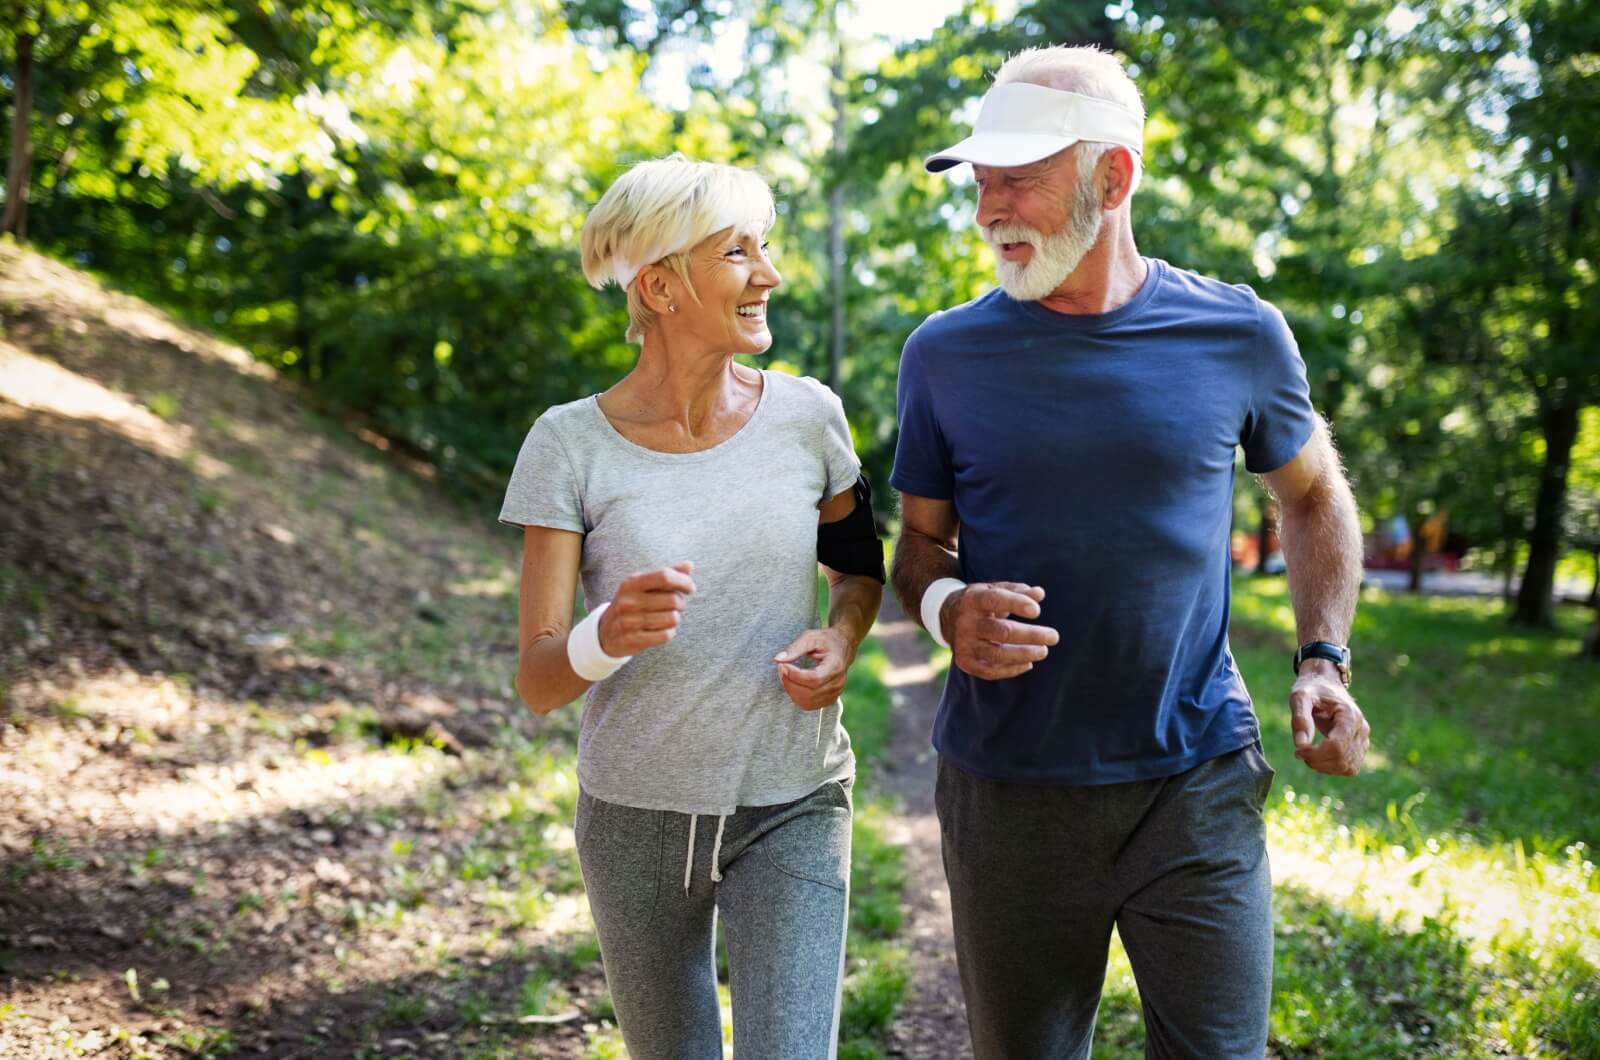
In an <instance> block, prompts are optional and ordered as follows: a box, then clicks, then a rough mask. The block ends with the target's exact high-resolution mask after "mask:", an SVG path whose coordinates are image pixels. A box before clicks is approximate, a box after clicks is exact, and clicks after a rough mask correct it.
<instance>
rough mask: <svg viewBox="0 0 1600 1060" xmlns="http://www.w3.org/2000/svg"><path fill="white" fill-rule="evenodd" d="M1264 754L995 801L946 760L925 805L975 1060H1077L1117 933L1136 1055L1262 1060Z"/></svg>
mask: <svg viewBox="0 0 1600 1060" xmlns="http://www.w3.org/2000/svg"><path fill="white" fill-rule="evenodd" d="M1272 777H1273V770H1272V767H1271V766H1269V765H1268V764H1267V760H1266V758H1265V757H1264V756H1263V755H1262V753H1261V746H1260V744H1259V743H1257V744H1256V745H1255V746H1252V747H1246V748H1244V749H1242V750H1239V751H1234V752H1231V753H1229V754H1225V755H1222V756H1221V757H1219V758H1213V759H1211V760H1210V761H1207V762H1202V763H1201V764H1200V765H1198V766H1195V767H1194V768H1193V769H1190V770H1189V771H1188V772H1186V773H1180V774H1179V775H1177V776H1173V777H1166V778H1163V779H1159V780H1148V781H1136V782H1133V783H1127V784H1107V785H1103V786H1095V787H1041V786H1036V785H1024V784H1003V783H999V782H996V781H991V780H985V779H982V778H980V777H976V776H973V775H972V774H970V773H967V772H965V771H963V770H961V769H960V768H958V767H956V766H955V765H954V764H952V763H951V762H949V761H947V760H945V759H943V758H941V759H940V762H939V780H938V788H937V792H936V800H935V801H936V803H937V807H938V811H939V825H940V831H941V833H942V836H943V850H944V870H945V877H946V879H947V880H948V881H949V883H950V905H951V910H952V914H953V917H954V920H955V935H956V958H957V963H958V964H959V967H960V970H961V989H962V993H963V994H964V995H965V997H966V1003H967V1020H968V1023H969V1024H970V1026H971V1030H972V1044H973V1050H974V1052H975V1053H976V1054H977V1056H978V1058H979V1060H1027V1058H1033V1057H1037V1058H1040V1060H1045V1058H1048V1060H1079V1058H1086V1057H1088V1056H1089V1053H1090V1044H1091V1042H1092V1040H1093V1038H1094V1023H1095V1011H1096V1008H1097V1007H1098V1005H1099V1002H1100V989H1101V985H1102V983H1103V982H1104V980H1105V971H1106V957H1107V951H1108V949H1109V947H1110V941H1111V928H1112V925H1113V924H1114V925H1116V928H1117V932H1118V934H1119V935H1120V936H1121V937H1122V943H1123V946H1124V947H1125V948H1126V949H1127V951H1128V959H1129V961H1130V962H1131V963H1132V965H1133V973H1134V978H1135V979H1136V980H1137V981H1138V984H1139V998H1140V1001H1141V1004H1142V1005H1143V1008H1144V1021H1145V1055H1146V1056H1150V1057H1162V1058H1167V1057H1173V1058H1176V1057H1193V1058H1195V1060H1244V1058H1250V1060H1259V1058H1260V1057H1261V1056H1262V1054H1263V1053H1264V1052H1265V1051H1266V1045H1267V1016H1268V1010H1269V1007H1270V1004H1271V1000H1272V880H1271V875H1270V872H1269V869H1268V866H1267V850H1266V834H1265V828H1264V826H1263V823H1262V808H1263V806H1264V805H1265V803H1266V798H1267V793H1268V791H1269V790H1270V789H1271V786H1272Z"/></svg>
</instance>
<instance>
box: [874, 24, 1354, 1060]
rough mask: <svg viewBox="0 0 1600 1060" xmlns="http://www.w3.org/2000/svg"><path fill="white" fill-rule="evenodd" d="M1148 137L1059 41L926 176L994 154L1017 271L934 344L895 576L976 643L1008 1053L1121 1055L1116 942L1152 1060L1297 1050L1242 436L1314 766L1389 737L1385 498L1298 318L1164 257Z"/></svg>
mask: <svg viewBox="0 0 1600 1060" xmlns="http://www.w3.org/2000/svg"><path fill="white" fill-rule="evenodd" d="M1143 122H1144V108H1143V104H1142V103H1141V101H1140V99H1139V92H1138V89H1137V88H1136V87H1135V86H1134V84H1133V82H1132V81H1131V80H1130V79H1129V78H1128V77H1127V75H1126V73H1125V72H1124V71H1123V69H1122V67H1121V65H1120V64H1119V63H1118V62H1117V60H1116V59H1115V58H1113V57H1112V56H1110V55H1107V54H1104V53H1100V52H1097V51H1094V50H1093V49H1087V48H1044V49H1038V50H1034V51H1030V52H1025V53H1023V54H1021V55H1018V56H1015V57H1013V58H1012V59H1011V60H1009V61H1008V62H1007V63H1006V64H1005V65H1004V66H1003V67H1001V69H1000V71H999V73H998V74H997V76H996V78H995V85H994V87H993V89H992V90H991V91H990V92H989V93H988V95H987V96H986V97H985V98H984V102H983V107H982V109H981V111H980V113H979V116H978V121H977V126H976V128H975V130H974V133H973V135H972V136H971V137H969V138H967V139H966V140H963V141H962V142H961V143H959V144H957V145H956V146H954V147H952V148H951V149H950V150H948V151H944V152H941V153H939V154H937V155H934V156H933V157H931V158H929V159H928V161H927V167H928V169H930V170H933V171H938V170H942V169H946V168H948V167H951V166H955V165H958V164H961V163H971V165H972V169H973V174H974V176H975V177H976V182H977V186H978V215H977V220H978V224H979V226H980V228H981V229H982V231H983V235H984V238H985V240H986V241H987V242H988V243H989V245H990V246H991V247H992V248H993V250H994V253H995V256H996V259H997V267H998V270H999V276H1000V288H999V289H997V290H994V291H991V292H989V293H988V294H985V295H983V296H982V297H980V298H977V299H975V300H974V301H971V302H968V303H967V304H965V305H961V306H957V307H956V308H954V309H950V310H946V311H944V312H940V313H936V314H934V315H933V316H932V317H930V318H928V320H927V321H925V322H924V323H923V324H922V326H921V327H919V328H918V329H917V330H916V332H915V333H913V334H912V336H911V337H910V339H908V340H907V342H906V346H905V352H904V355H903V358H902V360H901V365H900V380H899V413H900V441H899V448H898V450H897V452H896V454H895V469H894V477H893V483H894V485H895V486H896V487H897V488H898V489H899V490H900V491H901V492H902V494H903V504H904V508H903V511H904V526H903V530H902V532H901V536H900V540H899V544H898V548H897V550H896V553H895V564H894V575H893V577H894V585H895V589H896V591H897V592H898V593H899V596H900V599H901V600H902V602H903V603H904V604H905V606H906V608H907V610H908V611H909V612H910V613H912V614H916V615H919V616H920V617H921V619H922V622H923V624H924V626H926V628H927V629H928V631H929V633H931V634H932V635H933V636H934V638H935V639H936V640H939V641H940V642H941V643H947V644H948V645H949V646H950V648H951V650H952V652H953V655H954V666H953V667H952V669H951V671H950V677H949V680H948V683H947V684H946V687H945V691H944V698H943V701H942V702H941V704H940V707H939V714H938V719H937V721H936V722H935V729H934V743H935V745H936V746H937V748H938V750H939V782H938V794H937V804H938V810H939V820H940V826H941V830H942V834H943V845H944V864H945V874H946V876H947V878H948V880H949V883H950V896H951V904H952V908H953V911H954V919H955V931H956V953H957V958H958V960H959V963H960V969H961V982H962V989H963V991H964V993H965V995H966V1002H967V1015H968V1019H969V1022H970V1024H971V1030H972V1039H973V1045H974V1047H975V1049H976V1051H977V1054H978V1056H979V1057H982V1058H991V1057H992V1058H1001V1057H1004V1058H1007V1060H1014V1058H1021V1057H1041V1058H1043V1057H1049V1058H1061V1057H1087V1056H1088V1055H1089V1051H1090V1044H1091V1040H1092V1038H1093V1034H1094V1023H1095V1011H1096V1007H1097V1005H1098V1002H1099V998H1100V990H1101V984H1102V981H1103V979H1104V975H1105V965H1106V952H1107V947H1108V945H1109V940H1110V936H1111V930H1112V928H1113V926H1115V927H1116V928H1117V930H1118V933H1119V934H1120V936H1121V938H1122V942H1123V944H1124V946H1125V947H1126V948H1127V951H1128V956H1129V958H1130V960H1131V961H1132V963H1133V969H1134V974H1135V976H1136V978H1137V979H1138V984H1139V992H1140V997H1141V999H1142V1002H1143V1006H1144V1015H1145V1029H1146V1042H1147V1052H1148V1054H1149V1055H1152V1056H1158V1057H1197V1058H1206V1060H1219V1058H1224V1057H1260V1056H1261V1055H1262V1053H1263V1051H1264V1050H1265V1047H1266V1040H1267V1013H1268V1007H1269V1002H1270V997H1271V987H1272V913H1271V879H1270V876H1269V871H1268V866H1267V858H1266V845H1265V831H1264V828H1263V824H1262V807H1263V805H1264V803H1265V801H1266V798H1267V793H1268V791H1269V789H1270V787H1271V783H1272V777H1273V770H1272V768H1271V767H1270V766H1269V765H1268V764H1267V761H1266V759H1265V758H1264V757H1263V755H1262V749H1261V742H1260V730H1259V727H1258V725H1257V721H1256V716H1255V713H1254V710H1253V707H1252V705H1251V700H1250V695H1249V693H1248V692H1247V691H1246V689H1245V685H1244V681H1243V679H1242V677H1241V676H1240V674H1239V671H1238V668H1237V667H1236V665H1235V664H1234V660H1233V656H1232V654H1231V653H1230V651H1229V648H1228V604H1229V585H1228V578H1229V547H1228V546H1229V542H1228V534H1229V523H1230V518H1229V517H1230V515H1231V512H1232V495H1233V476H1234V454H1235V448H1236V447H1239V448H1242V449H1243V451H1244V459H1245V467H1246V468H1247V469H1248V470H1249V471H1251V472H1254V473H1256V474H1259V475H1262V476H1263V477H1264V478H1265V479H1266V482H1267V484H1268V486H1269V487H1270V488H1271V490H1272V492H1273V494H1274V495H1275V496H1276V497H1277V499H1278V503H1279V507H1280V509H1281V511H1282V513H1283V518H1282V522H1283V526H1282V538H1283V545H1284V555H1285V558H1286V560H1287V562H1288V567H1289V577H1290V585H1291V595H1292V597H1293V603H1294V612H1295V618H1296V624H1297V626H1298V628H1299V640H1300V644H1301V647H1300V648H1299V650H1298V651H1296V652H1294V654H1293V656H1292V661H1293V665H1294V667H1295V671H1296V674H1297V677H1296V679H1295V682H1294V686H1293V690H1292V691H1291V692H1290V695H1289V712H1290V720H1291V726H1292V729H1293V733H1294V743H1295V756H1296V757H1297V758H1299V759H1300V760H1301V761H1302V762H1304V763H1305V764H1306V765H1307V766H1309V767H1310V768H1312V769H1315V770H1317V771H1319V772H1323V773H1336V774H1348V775H1353V774H1355V773H1356V772H1357V771H1359V770H1360V768H1361V764H1362V760H1363V757H1364V756H1365V754H1366V750H1367V742H1368V727H1367V723H1366V721H1365V719H1364V718H1363V717H1362V714H1361V711H1360V709H1359V708H1358V707H1357V706H1356V703H1355V701H1354V700H1353V699H1352V698H1351V697H1350V694H1349V692H1348V691H1347V686H1348V684H1349V675H1350V670H1349V652H1348V649H1347V648H1345V647H1344V644H1345V641H1346V638H1347V636H1348V634H1349V631H1350V623H1351V619H1352V617H1353V615H1354V612H1355V603H1356V597H1357V588H1358V586H1359V584H1360V563H1361V542H1360V533H1359V526H1358V522H1357V516H1356V508H1355V502H1354V500H1353V499H1352V497H1351V494H1350V489H1349V486H1348V485H1347V483H1346V482H1345V478H1344V475H1343V472H1342V471H1341V469H1340V466H1339V460H1338V457H1337V455H1336V454H1335V452H1334V449H1333V446H1332V443H1331V442H1330V440H1329V437H1328V432H1327V430H1326V428H1325V427H1324V426H1323V424H1322V422H1321V420H1320V419H1319V418H1318V417H1317V415H1316V414H1315V413H1314V412H1313V410H1312V407H1311V403H1310V399H1309V393H1308V389H1307V386H1306V377H1305V365H1304V364H1303V362H1302V361H1301V359H1300V355H1299V353H1298V352H1297V350H1296V348H1295V344H1294V339H1293V336H1292V335H1290V333H1289V329H1288V327H1287V325H1286V324H1285V322H1284V319H1283V317H1282V315H1280V314H1279V313H1278V311H1277V310H1276V309H1274V308H1273V307H1272V306H1271V305H1268V304H1267V303H1265V302H1263V301H1261V300H1260V299H1259V298H1257V297H1256V295H1255V293H1254V292H1253V291H1251V290H1250V289H1249V288H1248V287H1245V286H1230V285H1228V284H1224V283H1221V282H1219V281H1217V280H1212V279H1208V278H1206V277H1203V276H1198V275H1196V274H1194V273H1192V272H1187V271H1185V270H1183V269H1180V268H1177V267H1175V266H1173V265H1169V264H1167V263H1166V262H1164V261H1160V260H1157V259H1152V258H1146V257H1143V256H1141V255H1140V254H1139V251H1138V249H1137V247H1136V246H1135V244H1134V236H1133V223H1132V209H1131V207H1132V201H1133V193H1134V189H1135V188H1136V187H1137V185H1138V182H1139V175H1140V170H1141V164H1142V159H1141V151H1142V128H1143ZM1285 662H1286V663H1288V662H1290V659H1287V658H1286V660H1285ZM1319 731H1320V733H1321V734H1322V738H1321V739H1320V740H1319V739H1318V738H1317V733H1318V732H1319Z"/></svg>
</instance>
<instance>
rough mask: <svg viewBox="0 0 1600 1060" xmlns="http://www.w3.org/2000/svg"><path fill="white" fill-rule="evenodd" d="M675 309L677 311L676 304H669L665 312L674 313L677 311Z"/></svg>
mask: <svg viewBox="0 0 1600 1060" xmlns="http://www.w3.org/2000/svg"><path fill="white" fill-rule="evenodd" d="M677 311H678V307H677V306H676V305H669V306H667V312H669V313H676V312H677Z"/></svg>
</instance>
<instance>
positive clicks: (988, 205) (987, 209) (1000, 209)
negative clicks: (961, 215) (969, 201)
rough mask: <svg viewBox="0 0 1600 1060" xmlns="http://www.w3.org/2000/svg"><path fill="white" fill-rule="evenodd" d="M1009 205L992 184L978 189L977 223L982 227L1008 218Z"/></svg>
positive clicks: (1009, 213)
mask: <svg viewBox="0 0 1600 1060" xmlns="http://www.w3.org/2000/svg"><path fill="white" fill-rule="evenodd" d="M1010 216H1011V212H1010V205H1009V204H1008V203H1007V202H1006V199H1005V196H1004V195H1002V194H1001V193H1000V191H999V189H997V188H996V187H995V186H994V185H992V184H991V185H986V186H983V187H980V188H979V189H978V224H980V225H982V226H983V227H984V228H988V227H989V226H990V225H996V224H1001V223H1003V222H1005V221H1007V220H1009V219H1010Z"/></svg>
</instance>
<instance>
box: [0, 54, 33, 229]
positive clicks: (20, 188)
mask: <svg viewBox="0 0 1600 1060" xmlns="http://www.w3.org/2000/svg"><path fill="white" fill-rule="evenodd" d="M13 89H14V91H13V98H14V103H13V106H12V111H11V158H10V159H9V161H8V162H7V164H6V215H5V220H4V221H3V222H0V231H4V232H9V233H10V234H11V235H12V236H13V237H15V239H16V240H17V242H19V243H22V242H26V241H27V238H28V187H29V185H31V184H32V183H33V34H31V33H19V34H17V76H16V82H15V84H14V85H13Z"/></svg>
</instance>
